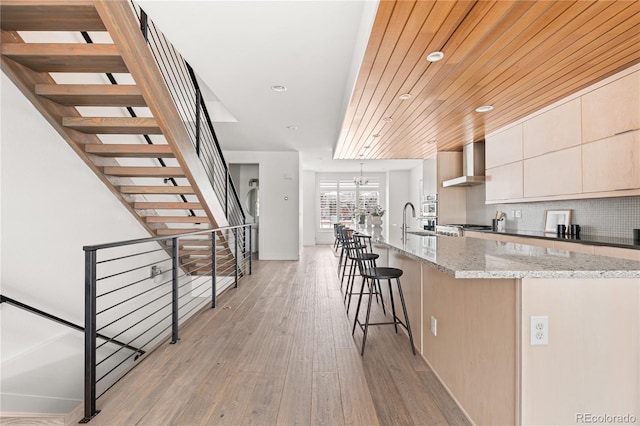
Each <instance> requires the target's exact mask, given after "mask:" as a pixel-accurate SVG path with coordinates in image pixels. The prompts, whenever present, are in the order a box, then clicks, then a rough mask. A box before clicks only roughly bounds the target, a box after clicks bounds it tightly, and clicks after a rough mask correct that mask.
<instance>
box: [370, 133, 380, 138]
mask: <svg viewBox="0 0 640 426" xmlns="http://www.w3.org/2000/svg"><path fill="white" fill-rule="evenodd" d="M371 137H372V138H379V137H380V134H379V133H376V134H375V135H371Z"/></svg>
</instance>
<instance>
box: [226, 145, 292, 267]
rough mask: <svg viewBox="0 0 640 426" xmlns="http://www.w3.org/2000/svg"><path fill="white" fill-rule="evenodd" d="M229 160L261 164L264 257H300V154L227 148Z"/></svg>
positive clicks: (260, 247) (260, 246) (260, 248)
mask: <svg viewBox="0 0 640 426" xmlns="http://www.w3.org/2000/svg"><path fill="white" fill-rule="evenodd" d="M224 156H225V159H226V161H227V162H228V163H235V164H258V167H259V179H260V238H258V253H259V257H260V259H261V260H298V259H299V257H300V248H299V247H300V228H299V221H300V215H301V201H300V190H299V185H300V176H299V170H300V166H299V164H300V154H299V153H298V152H293V151H226V152H224Z"/></svg>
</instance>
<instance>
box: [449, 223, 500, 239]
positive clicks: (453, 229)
mask: <svg viewBox="0 0 640 426" xmlns="http://www.w3.org/2000/svg"><path fill="white" fill-rule="evenodd" d="M465 230H468V231H490V230H491V226H488V225H473V224H467V223H465V224H451V225H437V226H436V234H437V235H442V236H447V237H462V236H464V231H465Z"/></svg>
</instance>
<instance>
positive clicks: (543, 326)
mask: <svg viewBox="0 0 640 426" xmlns="http://www.w3.org/2000/svg"><path fill="white" fill-rule="evenodd" d="M548 344H549V317H547V316H532V317H531V345H548Z"/></svg>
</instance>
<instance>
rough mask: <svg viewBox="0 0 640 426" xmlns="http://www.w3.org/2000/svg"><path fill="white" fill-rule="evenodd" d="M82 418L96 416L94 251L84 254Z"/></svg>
mask: <svg viewBox="0 0 640 426" xmlns="http://www.w3.org/2000/svg"><path fill="white" fill-rule="evenodd" d="M84 328H85V331H84V418H83V419H82V421H81V423H86V422H88V421H89V420H91V419H92V418H93V417H94V416H95V415H96V414H98V413H99V411H98V410H96V334H97V332H96V251H95V250H87V251H85V252H84Z"/></svg>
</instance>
